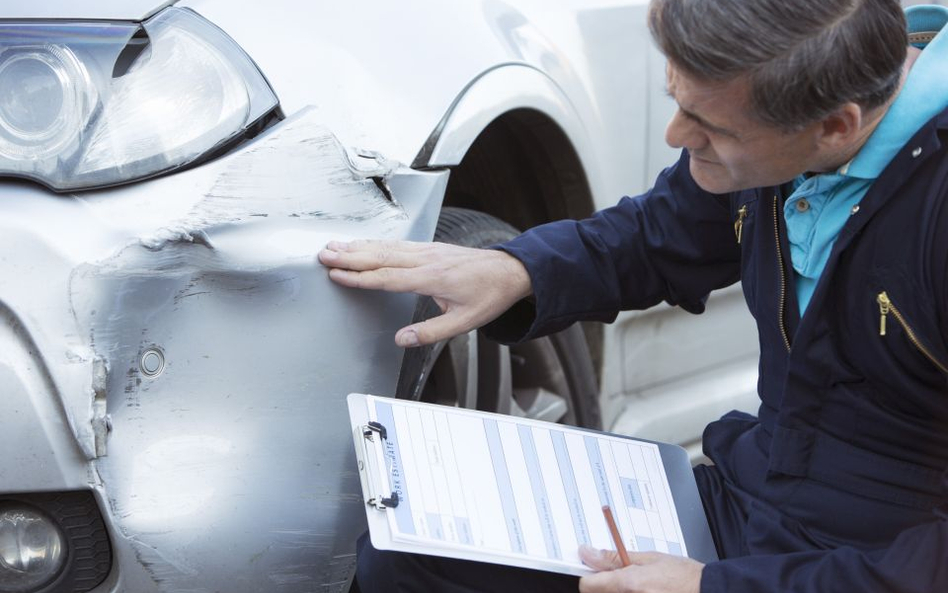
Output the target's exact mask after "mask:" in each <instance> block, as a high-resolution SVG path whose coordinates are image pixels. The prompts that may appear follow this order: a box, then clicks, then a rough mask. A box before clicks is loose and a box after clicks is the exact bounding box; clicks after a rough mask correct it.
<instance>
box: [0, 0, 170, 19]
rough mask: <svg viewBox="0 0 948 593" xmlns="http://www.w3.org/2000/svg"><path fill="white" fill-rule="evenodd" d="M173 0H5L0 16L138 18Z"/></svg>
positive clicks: (20, 17) (0, 17)
mask: <svg viewBox="0 0 948 593" xmlns="http://www.w3.org/2000/svg"><path fill="white" fill-rule="evenodd" d="M175 1H176V0H86V1H84V2H76V1H75V0H43V1H42V2H5V3H4V5H3V7H2V8H0V19H83V20H110V21H141V20H144V19H146V18H148V17H149V16H151V15H153V14H154V13H156V12H158V11H159V10H160V9H162V8H164V7H165V6H168V5H169V4H174V3H175Z"/></svg>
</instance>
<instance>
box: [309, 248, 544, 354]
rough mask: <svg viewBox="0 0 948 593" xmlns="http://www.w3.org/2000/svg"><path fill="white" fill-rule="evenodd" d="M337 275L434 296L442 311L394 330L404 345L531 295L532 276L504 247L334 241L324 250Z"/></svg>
mask: <svg viewBox="0 0 948 593" xmlns="http://www.w3.org/2000/svg"><path fill="white" fill-rule="evenodd" d="M319 261H320V262H321V263H322V264H323V265H325V266H326V267H328V268H329V277H330V278H332V279H333V281H335V282H337V283H339V284H342V285H343V286H350V287H353V288H368V289H374V290H389V291H392V292H415V293H418V294H422V295H426V296H430V297H432V298H433V299H434V301H435V303H437V305H438V307H440V308H441V311H442V315H439V316H438V317H433V318H432V319H428V320H427V321H422V322H420V323H416V324H414V325H410V326H408V327H403V328H402V329H400V330H399V331H398V332H397V333H396V334H395V342H396V343H397V344H398V345H399V346H402V347H409V346H421V345H423V344H431V343H434V342H438V341H440V340H444V339H447V338H450V337H453V336H456V335H458V334H462V333H464V332H468V331H471V330H472V329H475V328H478V327H480V326H482V325H484V324H485V323H488V322H490V321H492V320H493V319H494V318H496V317H497V316H499V315H500V314H501V313H503V312H504V311H506V310H507V309H509V308H510V306H511V305H513V304H514V303H516V302H517V301H519V300H520V299H523V298H526V297H528V296H530V294H531V293H532V289H531V286H530V276H529V275H528V274H527V270H526V268H524V267H523V264H521V263H520V261H519V260H518V259H517V258H515V257H513V256H510V255H508V254H506V253H504V252H503V251H497V250H494V249H471V248H469V247H458V246H457V245H448V244H446V243H412V242H408V241H352V242H350V243H341V242H337V241H332V242H330V243H329V244H328V245H327V246H326V248H325V249H323V250H322V251H320V252H319Z"/></svg>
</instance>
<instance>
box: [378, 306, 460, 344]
mask: <svg viewBox="0 0 948 593" xmlns="http://www.w3.org/2000/svg"><path fill="white" fill-rule="evenodd" d="M472 329H474V328H473V327H469V326H468V324H467V323H466V322H465V321H464V320H463V319H462V316H461V315H459V314H458V313H456V312H454V311H448V312H447V313H442V314H441V315H438V316H437V317H432V318H431V319H427V320H425V321H422V322H420V323H415V324H413V325H409V326H408V327H403V328H402V329H400V330H398V332H396V333H395V343H396V344H398V345H399V346H401V347H402V348H412V347H414V346H424V345H427V344H434V343H435V342H440V341H441V340H447V339H448V338H453V337H454V336H457V335H459V334H463V333H465V332H468V331H471V330H472Z"/></svg>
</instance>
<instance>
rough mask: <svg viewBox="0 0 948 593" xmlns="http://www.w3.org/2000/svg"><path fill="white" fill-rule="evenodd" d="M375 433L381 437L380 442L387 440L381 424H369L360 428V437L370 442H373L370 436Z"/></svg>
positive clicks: (386, 432)
mask: <svg viewBox="0 0 948 593" xmlns="http://www.w3.org/2000/svg"><path fill="white" fill-rule="evenodd" d="M376 432H377V433H379V436H380V437H382V440H387V439H388V431H387V430H386V429H385V426H384V425H383V424H382V423H381V422H369V423H368V424H366V425H365V426H364V427H362V436H364V437H365V438H366V439H368V440H370V441H372V440H375V439H373V438H372V435H373V434H374V433H376Z"/></svg>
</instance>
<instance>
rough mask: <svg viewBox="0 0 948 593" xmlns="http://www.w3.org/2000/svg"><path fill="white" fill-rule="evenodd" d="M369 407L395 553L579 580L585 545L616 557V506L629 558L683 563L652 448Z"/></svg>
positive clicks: (563, 430) (422, 408) (466, 414)
mask: <svg viewBox="0 0 948 593" xmlns="http://www.w3.org/2000/svg"><path fill="white" fill-rule="evenodd" d="M350 397H351V396H350ZM360 397H363V396H360ZM364 398H365V400H364V401H365V406H366V413H367V417H368V418H369V419H371V420H374V421H377V422H379V423H380V424H382V425H383V426H385V428H386V430H387V439H386V440H385V441H384V443H383V442H382V441H380V444H384V446H378V447H374V448H371V449H369V451H370V453H369V454H371V455H375V457H376V459H374V460H373V464H372V465H373V466H375V467H377V468H379V469H381V468H383V467H384V468H385V470H384V471H386V472H387V473H388V475H387V476H386V477H387V479H388V484H387V486H390V487H391V489H392V490H393V491H394V492H397V493H398V496H399V504H398V506H397V507H395V508H390V509H387V510H385V511H384V514H385V520H386V521H387V524H388V528H389V530H390V532H389V534H387V539H390V541H391V542H392V543H396V544H397V543H398V542H403V543H405V544H409V546H410V547H409V548H408V549H411V550H414V551H419V550H421V551H427V552H429V553H433V554H440V555H447V556H454V557H460V558H469V559H482V560H485V561H491V562H502V563H507V564H513V565H519V566H531V567H538V568H544V569H546V570H554V571H559V572H566V573H571V574H582V573H583V572H585V571H586V568H585V567H584V565H583V564H582V563H581V561H580V559H579V554H578V548H579V545H580V544H582V543H586V544H589V545H592V546H594V547H597V548H603V549H614V548H615V544H614V543H613V541H612V538H611V536H610V534H609V530H608V527H607V524H606V521H605V518H604V516H603V513H602V507H603V506H604V505H609V506H610V507H611V508H612V511H613V515H614V516H615V519H616V523H617V525H618V527H619V532H620V534H621V535H622V539H623V542H624V543H625V546H626V548H627V549H629V550H638V551H647V550H657V551H660V552H666V553H670V554H675V555H679V556H686V555H687V549H686V546H685V540H684V537H683V535H682V530H681V525H680V524H679V521H678V513H677V512H676V510H675V504H674V501H673V499H672V494H671V489H670V487H669V483H668V479H667V477H666V475H665V468H664V465H663V463H662V459H661V456H660V453H659V448H658V446H657V445H655V444H653V443H647V442H642V441H636V440H631V439H627V438H622V437H616V436H612V435H606V434H602V433H598V432H593V431H584V430H581V429H573V428H570V427H565V426H562V425H558V424H552V423H547V422H539V421H532V420H525V419H520V418H513V417H509V416H502V415H498V414H488V413H484V412H475V411H470V410H462V409H458V408H449V407H444V406H435V405H430V404H422V403H418V402H411V401H404V400H394V399H389V398H379V397H374V396H364ZM350 405H351V403H350ZM370 512H376V511H370ZM371 523H372V522H371V521H370V525H371ZM372 535H373V542H375V541H376V539H375V533H374V532H373V534H372ZM394 547H396V548H397V547H398V546H394Z"/></svg>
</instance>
